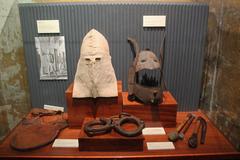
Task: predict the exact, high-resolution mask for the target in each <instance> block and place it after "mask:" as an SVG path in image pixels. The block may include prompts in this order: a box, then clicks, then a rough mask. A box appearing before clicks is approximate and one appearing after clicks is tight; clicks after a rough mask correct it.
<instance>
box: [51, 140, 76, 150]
mask: <svg viewBox="0 0 240 160" xmlns="http://www.w3.org/2000/svg"><path fill="white" fill-rule="evenodd" d="M52 147H53V148H78V139H55V141H54V143H53V145H52Z"/></svg>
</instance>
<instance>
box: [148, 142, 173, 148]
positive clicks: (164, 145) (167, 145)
mask: <svg viewBox="0 0 240 160" xmlns="http://www.w3.org/2000/svg"><path fill="white" fill-rule="evenodd" d="M147 148H148V150H173V149H175V146H174V144H173V143H172V142H147Z"/></svg>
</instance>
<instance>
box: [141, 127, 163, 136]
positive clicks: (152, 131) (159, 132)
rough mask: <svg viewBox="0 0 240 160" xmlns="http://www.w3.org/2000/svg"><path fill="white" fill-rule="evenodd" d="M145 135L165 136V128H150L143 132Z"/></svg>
mask: <svg viewBox="0 0 240 160" xmlns="http://www.w3.org/2000/svg"><path fill="white" fill-rule="evenodd" d="M142 133H143V135H165V134H166V132H165V131H164V128H163V127H148V128H144V129H143V130H142Z"/></svg>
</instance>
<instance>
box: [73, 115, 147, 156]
mask: <svg viewBox="0 0 240 160" xmlns="http://www.w3.org/2000/svg"><path fill="white" fill-rule="evenodd" d="M90 120H91V119H90V118H85V120H84V124H85V123H86V122H88V121H90ZM83 126H84V125H83ZM123 127H124V126H123ZM131 127H132V126H125V128H128V129H131ZM78 142H79V151H104V152H108V151H114V152H116V151H143V146H144V137H143V136H142V135H140V136H137V137H124V136H121V135H119V134H118V133H116V132H115V131H114V130H112V132H110V133H107V134H103V135H97V136H93V137H88V136H87V135H86V133H85V132H84V129H83V128H82V129H81V132H80V136H79V138H78Z"/></svg>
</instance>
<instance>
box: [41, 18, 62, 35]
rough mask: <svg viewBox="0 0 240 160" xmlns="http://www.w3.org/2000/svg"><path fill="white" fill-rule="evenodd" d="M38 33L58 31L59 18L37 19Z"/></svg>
mask: <svg viewBox="0 0 240 160" xmlns="http://www.w3.org/2000/svg"><path fill="white" fill-rule="evenodd" d="M37 30H38V33H60V29H59V20H37Z"/></svg>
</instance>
